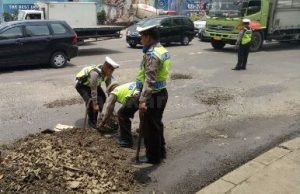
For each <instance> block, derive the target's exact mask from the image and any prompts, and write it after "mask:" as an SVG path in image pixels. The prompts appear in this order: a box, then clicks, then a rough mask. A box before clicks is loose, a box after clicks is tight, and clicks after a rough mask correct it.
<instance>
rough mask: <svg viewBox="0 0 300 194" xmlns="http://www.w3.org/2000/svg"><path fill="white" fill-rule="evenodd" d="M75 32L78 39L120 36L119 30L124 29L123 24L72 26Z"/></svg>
mask: <svg viewBox="0 0 300 194" xmlns="http://www.w3.org/2000/svg"><path fill="white" fill-rule="evenodd" d="M73 29H74V31H75V32H76V34H77V36H78V39H88V38H104V37H105V38H116V37H120V35H121V33H120V31H121V30H123V29H125V27H124V26H106V25H102V26H90V27H84V28H80V27H75V28H73Z"/></svg>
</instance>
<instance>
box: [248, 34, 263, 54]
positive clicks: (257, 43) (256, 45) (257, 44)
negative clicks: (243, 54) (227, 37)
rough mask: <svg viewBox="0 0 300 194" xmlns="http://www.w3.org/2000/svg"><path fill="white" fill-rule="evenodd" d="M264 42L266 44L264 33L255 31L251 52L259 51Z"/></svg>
mask: <svg viewBox="0 0 300 194" xmlns="http://www.w3.org/2000/svg"><path fill="white" fill-rule="evenodd" d="M263 42H264V39H263V35H262V33H261V32H259V31H254V32H253V37H252V44H251V47H250V51H251V52H257V51H259V50H260V49H261V47H262V44H263Z"/></svg>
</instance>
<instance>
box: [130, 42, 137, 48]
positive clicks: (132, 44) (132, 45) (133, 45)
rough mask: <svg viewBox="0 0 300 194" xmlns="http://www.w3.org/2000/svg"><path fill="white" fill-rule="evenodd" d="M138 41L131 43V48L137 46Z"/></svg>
mask: <svg viewBox="0 0 300 194" xmlns="http://www.w3.org/2000/svg"><path fill="white" fill-rule="evenodd" d="M136 45H137V44H136V43H129V46H130V47H131V48H135V47H136Z"/></svg>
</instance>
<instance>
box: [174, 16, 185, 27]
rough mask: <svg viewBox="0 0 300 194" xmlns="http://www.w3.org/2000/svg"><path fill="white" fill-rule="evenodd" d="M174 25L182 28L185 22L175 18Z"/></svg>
mask: <svg viewBox="0 0 300 194" xmlns="http://www.w3.org/2000/svg"><path fill="white" fill-rule="evenodd" d="M173 23H174V25H175V26H181V25H183V21H182V19H181V18H174V19H173Z"/></svg>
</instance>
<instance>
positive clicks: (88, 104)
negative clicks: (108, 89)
mask: <svg viewBox="0 0 300 194" xmlns="http://www.w3.org/2000/svg"><path fill="white" fill-rule="evenodd" d="M91 101H92V99H89V100H88V102H87V104H86V109H85V113H84V123H83V129H86V122H87V115H88V109H89V107H90V104H91Z"/></svg>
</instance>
